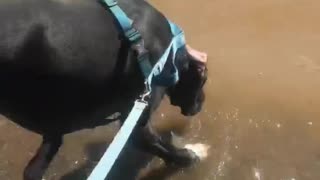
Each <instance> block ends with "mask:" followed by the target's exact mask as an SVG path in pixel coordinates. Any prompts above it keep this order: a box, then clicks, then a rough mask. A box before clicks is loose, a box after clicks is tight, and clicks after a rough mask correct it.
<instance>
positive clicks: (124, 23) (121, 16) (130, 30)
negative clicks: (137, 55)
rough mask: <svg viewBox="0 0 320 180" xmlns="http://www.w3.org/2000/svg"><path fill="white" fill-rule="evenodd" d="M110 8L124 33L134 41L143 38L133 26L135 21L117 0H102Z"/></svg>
mask: <svg viewBox="0 0 320 180" xmlns="http://www.w3.org/2000/svg"><path fill="white" fill-rule="evenodd" d="M102 1H103V2H104V3H105V4H106V5H107V6H108V8H109V9H110V11H111V12H112V14H113V15H114V16H115V18H116V20H117V22H118V23H119V25H120V28H121V29H122V31H123V33H124V35H125V36H126V37H127V38H128V40H129V41H130V42H132V43H134V42H136V41H138V40H140V39H141V35H140V33H139V31H137V30H136V29H135V28H134V27H133V26H132V24H133V21H132V20H131V19H130V18H129V17H128V16H127V15H126V13H125V12H123V10H122V9H121V8H120V7H119V5H118V2H117V0H102Z"/></svg>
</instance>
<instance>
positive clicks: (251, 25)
mask: <svg viewBox="0 0 320 180" xmlns="http://www.w3.org/2000/svg"><path fill="white" fill-rule="evenodd" d="M152 2H153V4H154V5H155V6H156V7H158V8H159V9H160V10H161V11H163V12H164V14H166V15H167V16H168V17H169V18H170V19H172V20H173V21H175V22H176V23H178V24H179V25H180V26H181V27H182V28H183V29H184V30H185V32H186V35H187V40H188V42H189V43H190V44H191V45H192V46H193V47H195V48H197V49H200V50H203V51H206V52H207V53H208V54H209V64H208V66H209V67H208V68H209V73H210V75H209V76H210V77H209V80H208V82H207V85H206V94H207V100H206V104H205V108H204V110H203V111H202V112H201V113H200V114H199V115H197V116H195V117H193V118H185V117H183V116H182V115H180V114H179V112H178V110H177V109H176V108H172V107H170V106H168V105H167V104H166V103H164V104H163V106H162V107H161V109H160V110H159V111H158V112H157V114H156V115H155V116H156V118H157V122H156V124H157V126H158V128H159V129H160V130H168V129H174V130H175V132H176V133H177V134H179V135H181V136H183V137H184V139H181V138H180V137H177V138H176V139H175V141H176V142H177V143H178V144H179V143H180V144H183V143H187V142H191V143H196V142H200V143H205V144H208V145H210V146H211V148H210V152H209V157H208V159H207V160H205V161H203V162H201V163H200V164H198V165H196V166H195V167H192V168H190V169H184V170H178V171H173V170H171V169H166V168H163V166H162V164H161V163H159V160H157V159H154V160H153V161H151V162H150V163H148V164H145V163H144V162H141V157H145V155H142V154H141V153H140V152H137V151H136V150H134V149H128V150H126V152H125V153H124V154H127V156H130V155H131V156H132V157H130V159H131V160H132V161H130V162H127V163H126V164H124V165H121V166H120V167H119V168H117V169H115V171H114V172H115V177H117V178H118V179H124V178H125V177H132V176H133V175H136V174H137V172H138V171H139V170H140V169H139V168H138V167H140V166H141V167H146V168H144V170H143V171H142V172H140V173H139V174H140V175H139V176H140V177H141V179H144V180H146V179H149V180H151V179H172V180H182V179H183V180H195V179H196V180H300V179H301V180H318V179H320V171H319V169H320V143H319V140H318V139H319V136H320V131H319V130H320V121H319V117H320V111H319V107H320V94H319V89H320V51H319V50H318V48H319V45H320V25H319V23H318V21H317V20H318V19H319V18H320V12H319V11H318V9H319V7H320V2H319V1H316V0H305V1H302V0H291V1H288V0H281V1H279V0H260V1H255V0H243V1H232V0H203V1H201V2H197V3H195V1H185V0H174V1H172V0H171V1H169V0H165V1H164V0H153V1H152ZM178 8H179V9H180V10H177V9H178ZM0 119H1V120H0V134H1V135H0V160H1V161H0V179H8V180H9V179H12V180H15V179H21V173H22V171H23V168H24V166H25V165H26V163H27V162H28V160H29V159H30V158H31V157H32V155H33V153H34V151H35V150H36V149H37V147H38V145H39V144H40V137H39V136H38V135H36V134H33V133H30V132H27V131H25V130H23V129H22V128H20V127H17V126H16V125H14V124H12V123H10V122H8V121H6V120H5V119H4V118H0ZM112 127H117V126H116V124H114V126H111V127H110V126H108V127H99V128H96V129H94V130H85V131H81V132H78V133H75V134H71V135H67V136H66V138H65V143H64V146H63V147H62V148H61V151H60V152H59V154H58V155H57V157H56V158H55V159H54V161H53V163H52V164H51V166H50V168H49V170H48V172H47V173H46V177H45V179H61V177H62V179H66V180H67V179H85V178H84V177H85V175H86V174H87V173H89V172H90V170H91V168H92V167H93V166H94V164H95V161H97V160H98V159H99V157H100V156H101V153H103V151H104V150H105V144H106V142H110V141H111V139H112V135H114V134H115V132H116V129H117V128H112ZM144 159H148V157H145V158H144ZM119 174H120V175H119Z"/></svg>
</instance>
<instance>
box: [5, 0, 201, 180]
mask: <svg viewBox="0 0 320 180" xmlns="http://www.w3.org/2000/svg"><path fill="white" fill-rule="evenodd" d="M119 3H120V6H121V7H122V8H123V10H124V11H125V12H126V13H127V14H128V16H129V17H130V18H132V19H133V20H134V22H135V27H136V28H137V29H138V30H139V31H140V32H141V34H142V36H143V39H144V40H145V46H146V48H147V49H148V50H149V52H150V55H151V60H152V61H153V62H152V63H155V62H156V61H157V60H158V59H159V57H160V56H161V55H162V53H163V52H164V51H165V49H166V48H167V46H168V44H169V43H170V41H171V38H172V37H171V32H170V28H169V24H168V23H167V20H166V19H165V17H164V16H163V15H162V14H161V13H160V12H158V11H157V10H156V9H154V8H153V7H152V6H150V5H149V4H148V3H147V2H145V1H143V0H119ZM114 21H115V19H114V18H113V16H112V15H111V14H110V13H108V12H107V11H106V10H105V8H104V7H103V6H101V4H100V3H98V2H95V1H92V0H78V1H68V0H24V1H12V2H11V1H1V2H0V27H1V28H0V82H1V88H0V110H1V112H2V113H3V114H4V115H6V116H7V117H9V118H10V119H12V120H13V121H14V122H16V123H17V124H19V125H21V126H23V127H25V128H27V129H29V130H32V131H34V132H37V133H39V134H41V135H42V136H43V142H42V145H41V147H40V148H39V149H38V151H37V153H36V155H35V156H34V157H33V159H32V160H31V161H30V162H29V164H28V166H27V167H26V169H25V172H24V178H25V179H27V180H31V179H32V180H35V179H41V177H42V175H43V174H44V172H45V170H46V168H47V167H48V165H49V163H50V161H51V160H52V158H53V157H54V155H55V154H56V153H57V151H58V149H59V147H60V146H61V144H62V137H63V135H64V134H67V133H71V132H73V131H76V130H80V129H84V128H94V127H96V126H99V125H105V124H106V123H108V122H106V121H105V120H103V119H104V117H106V116H107V115H108V114H111V113H114V112H121V115H122V116H121V118H122V119H125V118H126V117H127V115H128V112H129V110H130V109H131V107H132V106H133V102H134V100H135V99H136V98H137V97H138V96H139V94H140V93H141V92H143V90H144V84H143V76H142V73H141V71H140V69H139V66H138V63H137V62H136V58H135V56H134V53H132V52H131V50H130V49H129V44H128V43H127V42H126V41H124V40H120V39H119V36H120V34H119V31H118V29H117V28H116V26H115V23H114ZM177 62H178V69H179V75H180V80H179V82H178V83H177V84H176V85H175V86H173V87H162V86H156V87H154V88H153V91H152V96H151V97H152V98H151V100H150V106H149V107H148V109H147V110H146V112H145V113H144V115H143V119H142V121H141V124H140V126H139V127H137V129H136V130H135V132H134V134H133V140H134V142H135V143H136V145H138V146H139V147H141V148H142V149H143V150H144V151H147V152H150V153H152V154H154V155H157V156H159V157H161V158H163V159H164V160H166V161H167V162H173V163H175V164H178V165H189V164H190V163H192V162H194V161H195V160H197V157H196V156H195V154H194V153H192V152H191V151H189V150H187V149H178V148H176V147H174V146H173V145H172V144H171V142H165V141H163V140H161V139H160V137H159V136H158V135H157V134H156V133H155V132H154V131H153V130H152V127H151V126H150V124H149V123H148V122H149V118H150V117H151V114H152V112H153V111H154V110H155V109H156V108H157V107H158V105H159V104H160V102H161V100H162V98H163V97H164V95H166V94H168V95H169V97H170V99H171V103H172V104H173V105H176V106H179V107H181V110H182V113H183V114H184V115H194V114H196V113H198V112H199V111H200V110H201V106H202V103H203V101H204V92H203V89H202V87H203V85H204V83H205V81H206V76H207V75H206V73H207V69H206V66H205V64H204V63H203V62H201V61H199V59H197V58H195V56H194V55H192V53H190V51H188V49H187V48H184V49H181V50H180V51H179V52H178V55H177ZM165 69H166V68H165Z"/></svg>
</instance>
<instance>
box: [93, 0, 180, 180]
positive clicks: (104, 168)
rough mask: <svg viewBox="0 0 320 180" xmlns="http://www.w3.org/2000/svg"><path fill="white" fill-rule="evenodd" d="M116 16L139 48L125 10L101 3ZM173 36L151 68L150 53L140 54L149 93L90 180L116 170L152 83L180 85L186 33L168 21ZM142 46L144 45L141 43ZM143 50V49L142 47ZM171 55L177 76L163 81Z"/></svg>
mask: <svg viewBox="0 0 320 180" xmlns="http://www.w3.org/2000/svg"><path fill="white" fill-rule="evenodd" d="M102 1H103V2H104V3H105V4H106V5H107V6H108V7H109V9H110V11H111V12H112V13H113V15H114V16H115V18H116V19H117V20H118V23H119V25H120V27H121V30H122V32H123V33H124V35H125V36H126V38H127V39H128V40H129V41H130V42H131V44H132V45H135V44H138V43H139V42H141V41H142V38H141V35H140V33H139V32H138V31H137V30H136V29H135V28H133V26H132V22H133V21H132V20H131V19H130V18H128V17H127V15H126V14H125V13H124V12H123V10H122V9H121V8H120V7H119V6H118V4H117V1H116V0H102ZM168 22H169V24H170V29H171V33H172V35H173V36H174V37H173V39H172V40H171V43H170V44H169V46H168V47H167V49H166V50H165V52H164V53H163V55H162V56H161V58H160V59H159V60H158V62H157V63H156V64H155V65H154V67H152V66H151V63H150V60H149V56H148V53H145V52H144V53H143V54H138V62H139V65H140V69H141V71H142V72H143V74H144V76H145V84H146V92H145V93H144V94H143V95H142V96H141V99H138V100H136V101H135V104H134V107H133V108H132V110H131V112H130V114H129V116H128V117H127V119H126V120H125V121H124V123H123V125H122V126H121V128H120V130H119V132H118V133H117V135H116V136H115V138H114V139H113V141H112V142H111V144H110V145H109V147H108V149H107V151H106V152H105V153H104V155H103V156H102V158H101V159H100V161H99V163H98V164H97V165H96V167H95V168H94V169H93V171H92V173H91V174H90V176H89V177H88V179H87V180H104V179H105V178H106V177H107V175H108V174H109V172H110V170H111V168H112V167H113V165H114V163H115V161H116V159H117V158H118V157H119V155H120V153H121V151H122V149H123V148H124V146H125V144H126V142H127V141H128V139H129V137H130V135H131V133H132V131H133V129H134V127H135V126H136V124H137V122H138V121H139V119H140V117H141V115H142V113H143V111H144V110H145V108H146V107H147V106H148V102H147V101H145V98H146V97H147V96H149V95H150V93H151V90H152V89H151V87H152V83H156V84H158V85H163V86H171V85H174V84H176V83H177V81H178V80H179V75H178V69H177V67H176V64H175V59H176V53H177V51H178V49H180V48H181V47H183V46H185V37H184V33H183V31H182V30H181V29H180V28H179V27H178V26H177V25H175V24H174V23H172V22H171V21H169V20H168ZM142 44H143V43H142ZM143 48H144V47H143ZM170 52H171V60H172V62H171V63H172V66H173V67H174V72H173V73H172V74H171V75H170V76H169V77H164V76H162V75H161V72H162V70H163V68H164V66H165V64H166V62H167V60H168V58H169V54H170Z"/></svg>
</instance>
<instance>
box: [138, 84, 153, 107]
mask: <svg viewBox="0 0 320 180" xmlns="http://www.w3.org/2000/svg"><path fill="white" fill-rule="evenodd" d="M144 84H145V86H146V87H145V92H144V93H143V94H142V95H140V101H141V102H144V103H147V104H148V100H149V98H150V96H151V89H150V88H149V83H148V82H147V81H146V82H145V83H144Z"/></svg>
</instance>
